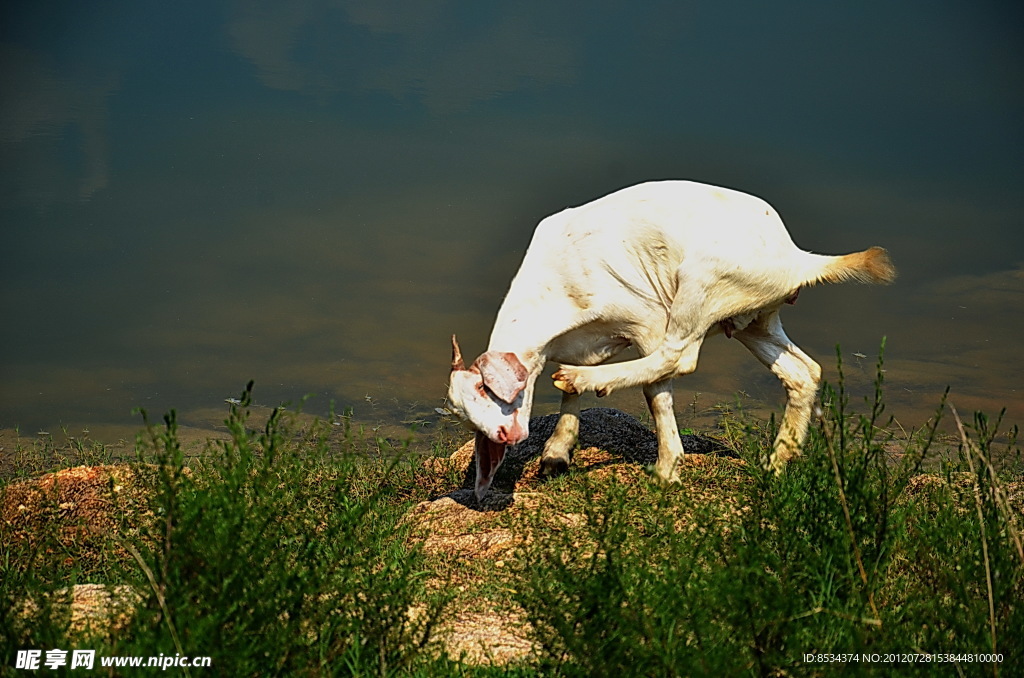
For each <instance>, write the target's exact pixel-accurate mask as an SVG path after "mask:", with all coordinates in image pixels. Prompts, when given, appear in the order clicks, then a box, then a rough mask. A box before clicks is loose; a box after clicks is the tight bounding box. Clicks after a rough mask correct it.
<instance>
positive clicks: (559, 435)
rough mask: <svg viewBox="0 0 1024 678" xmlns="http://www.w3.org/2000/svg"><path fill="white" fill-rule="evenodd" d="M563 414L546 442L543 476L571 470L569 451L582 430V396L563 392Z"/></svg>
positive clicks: (541, 458) (541, 469) (542, 456)
mask: <svg viewBox="0 0 1024 678" xmlns="http://www.w3.org/2000/svg"><path fill="white" fill-rule="evenodd" d="M559 411H560V412H561V416H559V417H558V423H557V424H555V430H554V432H553V433H552V434H551V437H550V438H548V440H547V442H546V443H544V452H543V454H541V457H540V473H541V475H542V476H555V475H560V474H562V473H565V472H566V471H568V470H569V452H570V451H571V450H572V448H573V447H574V446H575V445H576V439H577V437H578V436H579V432H580V397H579V395H577V394H572V393H563V394H562V404H561V407H560V408H559Z"/></svg>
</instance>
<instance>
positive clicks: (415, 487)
mask: <svg viewBox="0 0 1024 678" xmlns="http://www.w3.org/2000/svg"><path fill="white" fill-rule="evenodd" d="M882 382H883V372H882V370H881V365H879V371H878V377H877V388H876V392H875V394H874V397H873V398H871V399H868V400H867V401H866V402H865V403H864V406H863V407H862V408H859V409H861V410H862V411H861V412H855V411H853V410H854V408H851V405H850V402H849V397H848V395H847V394H846V393H845V392H844V391H843V388H842V379H841V378H840V380H839V385H838V386H837V387H836V388H832V387H826V388H825V389H824V391H823V395H822V401H823V402H825V403H828V406H827V407H826V411H825V412H824V413H823V415H822V417H821V418H820V421H818V422H817V423H816V424H815V425H813V426H812V431H811V437H810V440H809V441H808V444H807V446H806V449H805V452H804V457H803V458H802V459H801V460H799V461H797V462H795V463H793V464H791V465H790V467H789V468H788V469H787V471H786V473H785V474H783V475H782V476H780V477H774V476H769V475H766V474H764V473H763V472H761V471H760V470H759V468H760V467H759V465H758V464H756V463H748V464H737V463H735V462H733V461H732V460H725V459H722V460H710V461H707V462H705V463H699V464H698V463H689V464H687V465H686V466H684V467H683V468H682V469H681V476H682V478H683V484H682V486H681V487H675V488H668V489H663V488H660V487H658V486H656V485H655V484H654V483H652V482H650V481H649V480H648V479H647V478H646V475H645V474H644V472H643V471H642V469H639V468H635V467H621V466H619V467H616V466H612V467H608V466H607V465H604V466H602V467H600V468H598V466H596V465H595V466H594V467H593V468H580V467H579V465H577V468H575V469H574V470H573V472H571V473H570V474H568V475H566V476H563V477H560V478H557V479H554V480H552V481H550V482H548V483H545V484H543V485H541V486H540V490H541V492H543V493H544V494H545V495H547V497H548V499H547V500H546V501H544V502H542V504H541V508H539V509H530V510H527V509H523V508H521V507H520V508H518V509H516V510H513V511H503V512H496V513H493V514H485V516H483V517H484V518H485V519H486V520H484V521H482V522H481V523H480V524H478V525H474V526H472V527H471V528H469V529H467V530H466V531H467V533H471V532H473V531H474V530H486V529H490V528H493V527H499V528H503V529H511V530H512V531H513V532H514V533H515V534H516V535H517V540H516V546H515V547H514V548H513V549H510V550H509V551H508V552H507V553H506V554H505V555H503V556H502V559H503V560H504V561H505V564H504V566H503V567H502V568H500V569H498V568H496V567H494V566H493V563H492V562H490V561H488V560H487V559H474V558H469V557H463V556H450V555H449V556H438V555H436V554H433V555H432V554H430V553H427V552H425V551H424V549H423V548H422V546H421V544H420V538H419V537H418V536H417V535H416V534H415V530H414V527H413V526H412V525H411V524H410V522H409V521H407V520H405V519H404V516H405V515H406V513H407V511H408V509H409V508H410V507H411V506H413V505H414V504H415V503H416V502H419V501H422V500H426V499H430V498H435V497H437V496H440V495H442V494H445V493H447V492H449V491H451V490H454V489H455V488H456V487H458V485H459V483H460V482H461V480H462V477H463V474H462V472H461V469H456V468H452V467H451V466H446V465H444V464H440V465H433V466H431V467H427V466H425V465H424V464H423V463H422V459H421V458H415V457H411V456H409V455H403V454H400V452H401V450H398V451H395V452H396V453H395V454H387V455H381V454H379V453H377V452H378V449H379V445H380V441H376V440H374V441H366V440H363V439H362V438H361V437H360V436H359V435H358V432H357V431H354V430H352V428H351V427H349V426H346V427H345V428H344V431H341V432H340V436H339V431H338V427H333V428H332V427H331V426H330V425H329V424H327V423H323V422H314V423H312V424H309V423H308V420H301V421H300V420H299V419H298V418H297V417H296V415H293V414H289V413H287V412H284V411H281V410H277V411H275V412H274V413H272V414H271V416H270V417H269V419H268V420H266V423H265V424H262V425H260V426H259V427H258V428H257V427H255V426H254V425H253V424H252V419H251V418H250V416H249V403H250V401H251V385H250V388H249V389H246V391H245V392H244V393H243V396H242V398H241V404H240V405H237V406H233V407H232V408H231V412H230V415H229V417H228V419H227V421H226V424H227V427H228V431H229V433H230V438H229V439H226V440H223V441H219V442H216V443H212V444H211V445H210V446H208V447H207V448H206V449H205V450H203V451H202V453H201V454H198V455H192V454H186V453H185V452H184V451H183V449H182V445H181V442H180V440H179V436H178V429H177V423H176V420H175V416H174V413H173V412H172V413H170V414H168V415H167V416H166V417H165V418H164V421H163V423H162V424H159V425H153V424H151V423H149V422H148V421H147V422H146V423H147V429H146V433H145V434H143V435H142V436H140V439H139V440H138V442H137V449H138V451H139V461H138V463H137V466H136V468H137V469H138V478H139V482H140V483H141V485H142V487H141V490H140V492H139V493H138V495H133V496H132V497H128V498H127V499H126V502H125V504H124V507H123V508H124V511H123V512H122V513H121V514H118V515H117V517H116V520H115V523H116V524H114V525H112V526H111V527H110V529H107V530H104V531H102V532H101V533H100V534H85V535H84V536H81V537H76V538H74V539H70V540H69V539H68V537H67V534H66V533H63V532H61V531H60V529H58V527H57V525H58V524H59V520H57V518H59V512H58V513H54V514H53V517H54V518H55V520H53V521H52V524H51V522H46V521H43V522H42V523H41V524H39V525H38V526H37V527H36V528H34V530H32V531H26V530H24V529H23V530H21V531H20V532H18V530H16V529H14V528H13V527H12V525H13V523H10V524H8V523H5V524H3V525H0V675H7V674H11V675H19V674H21V672H15V671H14V670H13V668H12V667H13V666H14V659H15V652H16V651H17V650H18V649H25V648H37V649H44V650H45V649H49V648H54V647H57V648H64V649H71V648H90V649H96V650H97V652H98V654H101V655H140V656H155V655H159V654H161V653H162V654H164V655H174V654H175V653H180V654H182V655H188V656H206V655H210V656H212V657H213V662H214V667H213V671H212V673H209V675H232V676H245V675H251V676H257V675H259V676H262V675H281V676H293V675H303V676H304V675H317V676H319V675H422V676H435V675H437V676H440V675H445V676H446V675H523V676H532V675H563V676H602V675H652V676H661V675H716V676H720V675H793V676H802V675H807V676H817V675H833V674H836V673H845V674H848V675H894V674H896V675H918V674H920V675H932V674H934V673H940V674H951V675H956V674H962V675H1014V674H1015V673H1016V672H1017V671H1019V670H1020V667H1022V666H1024V607H1022V606H1024V550H1022V548H1021V528H1022V526H1021V520H1020V515H1021V495H1022V490H1021V484H1020V483H1021V479H1022V475H1021V465H1020V461H1019V450H1018V451H1017V453H1016V454H1017V456H1016V457H1013V456H1012V455H1009V456H1008V455H1006V454H1004V455H1002V458H1001V462H1000V463H999V464H995V463H994V462H993V451H994V450H996V449H997V448H999V449H1009V450H1014V449H1016V431H1015V430H1011V431H1010V432H1009V433H1000V432H999V421H998V419H996V420H990V419H988V418H986V417H985V416H984V415H981V414H978V415H976V416H975V417H974V418H973V419H972V420H971V421H970V422H968V423H967V424H966V425H963V428H962V434H961V435H960V437H959V449H960V452H959V455H958V456H957V457H954V458H952V459H950V458H947V457H944V456H942V455H939V454H938V453H937V445H936V440H937V439H938V438H939V434H938V420H939V416H941V415H942V414H943V413H945V412H948V411H951V410H950V409H949V408H948V407H947V406H946V404H945V403H943V404H942V406H941V407H940V408H939V410H938V415H939V416H936V418H935V419H934V420H933V421H932V422H931V424H930V425H929V426H928V427H926V428H925V429H923V430H921V431H916V432H912V433H910V434H906V435H904V434H902V433H900V435H899V436H897V435H896V433H895V432H893V430H892V427H891V426H889V425H888V423H889V422H887V421H886V420H885V417H884V404H883V395H882V387H883V383H882ZM947 416H948V415H947ZM957 421H959V420H957ZM345 422H346V423H347V420H345ZM723 431H724V434H725V436H726V438H727V439H728V440H729V441H730V442H731V443H732V444H734V445H735V446H736V447H737V448H738V449H739V451H740V452H741V455H742V456H744V457H745V458H746V460H747V461H749V462H756V461H757V459H758V458H760V457H761V456H762V455H763V454H765V453H766V452H767V450H768V449H769V447H770V441H771V439H772V437H773V433H774V431H773V423H772V422H768V423H764V422H756V421H755V422H750V421H739V420H737V419H736V418H735V417H733V416H730V417H728V418H727V420H724V421H723ZM457 442H458V441H456V440H454V439H453V440H452V441H451V442H449V443H448V444H444V445H439V446H438V449H437V450H436V453H437V454H438V456H447V455H448V454H450V453H451V451H452V449H453V448H454V446H455V445H456V443H457ZM71 452H72V453H74V455H75V456H79V455H81V454H82V452H83V451H82V450H72V451H71ZM897 452H898V453H897ZM69 454H70V453H69ZM88 456H89V458H90V459H92V460H95V461H103V458H102V457H103V455H102V450H93V449H90V450H88ZM996 466H999V470H997V469H996V468H995V467H996ZM617 468H618V469H620V471H621V472H616V469H617ZM922 468H938V469H939V471H938V472H937V473H933V474H929V475H922V474H921V469H922ZM609 471H611V472H609ZM420 536H422V535H420ZM85 582H90V583H104V584H110V585H129V586H131V587H132V589H134V590H135V591H136V592H138V593H139V594H140V597H141V599H140V602H139V604H138V606H137V608H136V611H135V613H134V614H133V615H131V616H130V618H129V619H128V620H127V622H126V623H125V625H124V626H123V627H121V628H118V629H117V630H116V632H109V631H108V632H100V633H98V634H96V635H94V636H92V637H82V636H80V635H79V636H73V637H68V635H67V634H68V631H67V623H68V619H67V612H66V607H65V606H63V605H61V604H60V600H59V599H57V598H55V597H54V596H53V595H52V594H51V593H50V592H53V591H55V590H58V589H60V588H62V587H67V586H69V585H72V584H76V583H85ZM455 584H458V586H456V585H455ZM464 584H465V586H463V585H464ZM460 586H461V587H462V588H461V589H460ZM26 600H32V601H34V603H35V605H34V607H33V608H31V610H30V611H28V612H27V611H26V607H25V601H26ZM480 605H483V606H484V607H487V608H490V609H496V608H504V609H509V610H518V611H520V613H521V614H522V616H523V617H524V618H525V619H526V620H528V621H529V623H530V628H531V629H532V631H531V632H530V633H531V634H532V635H531V639H532V640H533V642H534V645H535V647H536V648H537V650H536V653H535V654H534V655H532V656H529V657H526V658H524V659H522V660H521V661H519V662H518V663H516V664H514V665H512V666H510V667H499V668H492V667H480V666H472V665H470V664H467V663H462V662H459V661H458V657H450V656H448V655H446V653H445V651H444V649H443V647H442V646H441V645H440V644H439V642H438V639H439V636H438V629H439V628H440V627H441V626H443V625H444V624H445V623H448V622H450V620H452V619H454V618H456V617H457V616H458V614H459V613H460V611H463V610H466V609H471V608H473V607H474V606H480ZM891 652H897V653H952V654H964V653H972V654H973V653H992V652H995V653H999V654H1001V655H1002V657H1003V661H1002V663H1001V664H998V665H995V664H991V663H978V662H973V663H968V662H960V663H959V664H956V665H954V664H945V665H944V666H941V667H937V666H935V665H934V664H932V663H926V664H893V663H888V662H884V661H882V662H879V663H868V662H866V661H860V662H852V663H847V664H823V663H813V662H811V663H808V662H805V661H804V659H803V657H804V655H807V654H810V655H814V654H821V653H833V654H835V653H849V654H857V655H858V656H860V655H861V653H867V654H875V653H877V654H879V655H881V656H884V655H885V654H886V653H891ZM135 671H136V672H137V671H138V670H137V669H135ZM207 672H210V669H198V668H197V669H193V670H192V671H191V674H190V675H200V674H204V673H207ZM69 673H72V675H75V673H74V672H69ZM115 675H116V674H115ZM124 675H128V673H125V674H124Z"/></svg>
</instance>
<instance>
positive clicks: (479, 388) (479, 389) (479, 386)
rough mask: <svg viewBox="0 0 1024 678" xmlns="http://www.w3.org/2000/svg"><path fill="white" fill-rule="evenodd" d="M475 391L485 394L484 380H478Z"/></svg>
mask: <svg viewBox="0 0 1024 678" xmlns="http://www.w3.org/2000/svg"><path fill="white" fill-rule="evenodd" d="M476 392H477V393H479V394H480V395H482V396H485V395H487V388H486V387H485V386H484V382H482V381H481V382H479V383H477V385H476Z"/></svg>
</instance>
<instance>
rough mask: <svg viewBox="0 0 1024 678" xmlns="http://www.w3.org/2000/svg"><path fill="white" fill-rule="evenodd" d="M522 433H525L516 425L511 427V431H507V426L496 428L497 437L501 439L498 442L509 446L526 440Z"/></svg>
mask: <svg viewBox="0 0 1024 678" xmlns="http://www.w3.org/2000/svg"><path fill="white" fill-rule="evenodd" d="M524 433H525V431H523V429H522V427H521V426H519V425H518V424H515V425H513V426H512V430H511V431H509V429H508V427H507V426H499V427H498V437H499V438H500V439H501V440H500V441H499V442H503V443H507V444H509V445H516V444H518V443H521V442H523V441H524V440H526V436H525V435H524Z"/></svg>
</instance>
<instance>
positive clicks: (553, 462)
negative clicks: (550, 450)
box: [540, 457, 569, 478]
mask: <svg viewBox="0 0 1024 678" xmlns="http://www.w3.org/2000/svg"><path fill="white" fill-rule="evenodd" d="M568 472H569V461H568V460H567V459H562V458H560V457H548V458H546V459H545V458H541V460H540V475H541V476H542V477H544V478H554V477H555V476H560V475H563V474H565V473H568Z"/></svg>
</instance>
